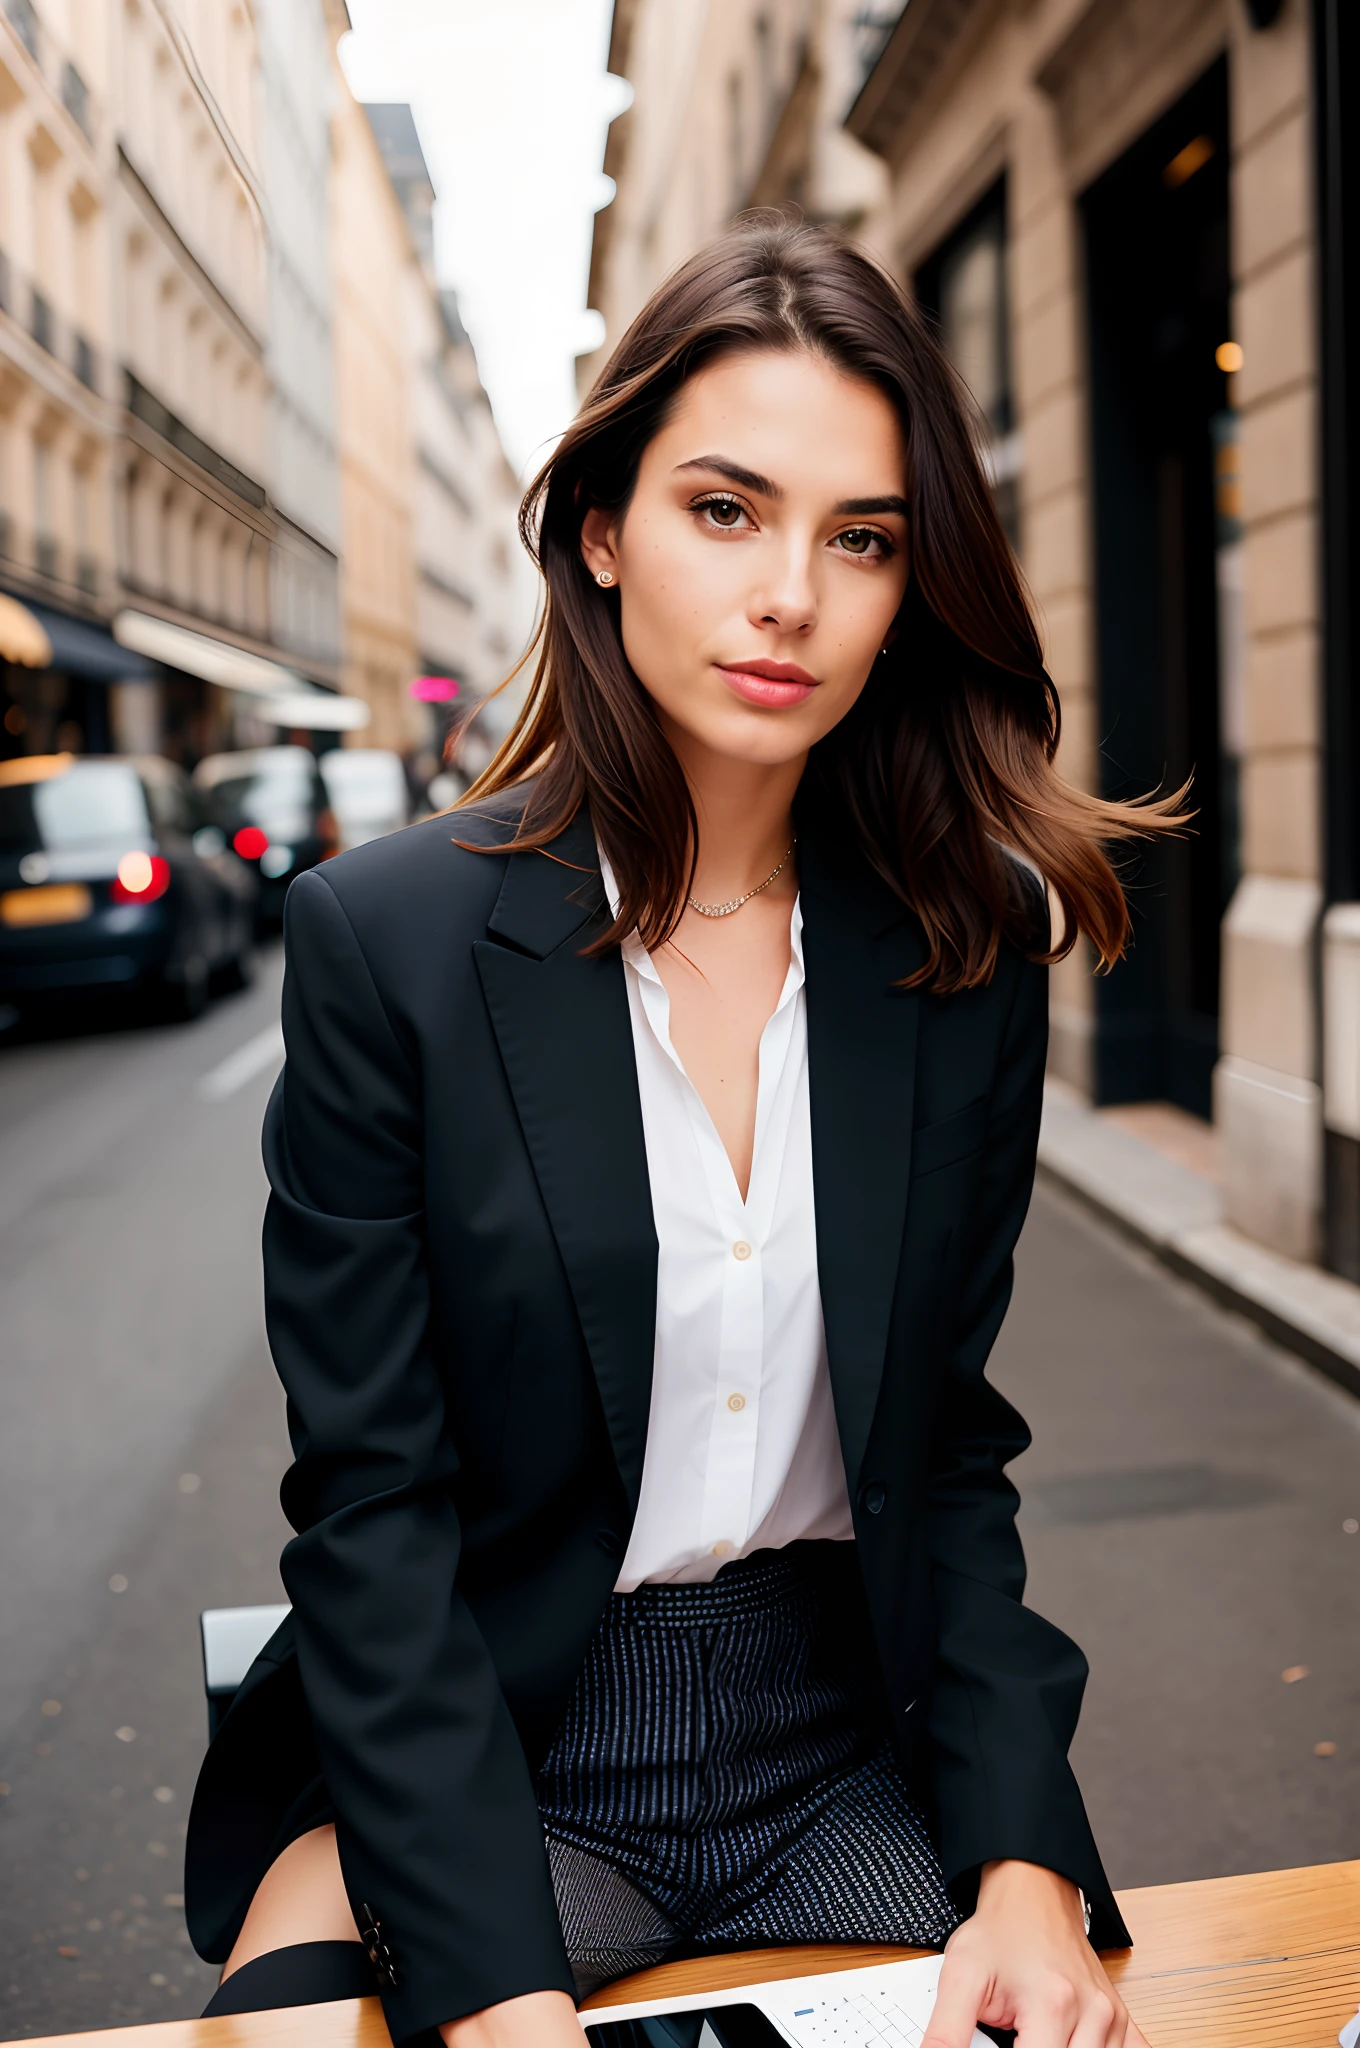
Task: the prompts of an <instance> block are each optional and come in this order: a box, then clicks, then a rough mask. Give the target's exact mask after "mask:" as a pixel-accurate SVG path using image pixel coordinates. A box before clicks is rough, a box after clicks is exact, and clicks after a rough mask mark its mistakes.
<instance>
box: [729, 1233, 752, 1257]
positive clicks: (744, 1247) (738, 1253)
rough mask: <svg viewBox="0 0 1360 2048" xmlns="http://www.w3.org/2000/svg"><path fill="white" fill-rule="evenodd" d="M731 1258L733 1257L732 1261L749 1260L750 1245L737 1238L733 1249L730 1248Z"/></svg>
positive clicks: (742, 1238)
mask: <svg viewBox="0 0 1360 2048" xmlns="http://www.w3.org/2000/svg"><path fill="white" fill-rule="evenodd" d="M732 1256H733V1258H734V1259H749V1258H750V1256H751V1247H750V1245H749V1244H747V1242H746V1239H745V1238H744V1237H739V1238H738V1239H737V1241H736V1243H735V1244H734V1245H733V1247H732Z"/></svg>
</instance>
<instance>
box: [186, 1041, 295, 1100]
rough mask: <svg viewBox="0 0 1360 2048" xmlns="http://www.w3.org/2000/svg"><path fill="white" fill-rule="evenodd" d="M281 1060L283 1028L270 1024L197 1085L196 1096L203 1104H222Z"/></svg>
mask: <svg viewBox="0 0 1360 2048" xmlns="http://www.w3.org/2000/svg"><path fill="white" fill-rule="evenodd" d="M282 1058H283V1026H282V1025H281V1024H271V1025H269V1026H268V1027H267V1029H266V1030H264V1031H260V1032H257V1034H256V1035H255V1037H254V1038H248V1039H247V1040H246V1042H245V1044H244V1045H239V1046H237V1048H236V1051H235V1052H229V1053H228V1054H227V1057H226V1058H225V1059H224V1060H220V1061H219V1062H218V1064H217V1065H216V1066H215V1067H213V1068H212V1069H211V1070H210V1071H209V1072H208V1073H206V1074H205V1075H204V1076H203V1079H202V1080H201V1081H200V1082H199V1084H198V1090H197V1092H198V1095H199V1097H200V1099H201V1100H202V1101H204V1102H225V1101H226V1100H227V1097H228V1096H229V1095H234V1094H235V1093H236V1091H237V1089H238V1088H244V1087H245V1085H246V1082H247V1081H253V1080H254V1078H255V1076H256V1075H257V1074H259V1073H262V1072H263V1071H264V1069H265V1068H266V1067H268V1066H273V1065H274V1064H275V1063H276V1062H277V1061H279V1060H281V1059H282Z"/></svg>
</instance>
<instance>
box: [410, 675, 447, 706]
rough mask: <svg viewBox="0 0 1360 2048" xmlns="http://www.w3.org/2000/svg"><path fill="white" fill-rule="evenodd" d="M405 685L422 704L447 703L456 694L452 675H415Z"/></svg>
mask: <svg viewBox="0 0 1360 2048" xmlns="http://www.w3.org/2000/svg"><path fill="white" fill-rule="evenodd" d="M406 687H407V690H408V691H409V692H410V694H411V696H413V697H415V698H417V699H418V701H419V702H420V703H422V704H448V703H451V702H452V700H453V699H454V698H455V697H456V696H457V695H458V685H457V683H455V681H454V680H453V677H452V676H416V677H414V678H413V679H412V681H411V682H409V683H408V684H407V685H406Z"/></svg>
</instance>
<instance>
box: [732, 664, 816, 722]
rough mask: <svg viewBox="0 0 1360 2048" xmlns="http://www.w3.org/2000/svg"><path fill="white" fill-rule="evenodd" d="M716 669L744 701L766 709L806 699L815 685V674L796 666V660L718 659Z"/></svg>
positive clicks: (778, 707) (776, 708)
mask: <svg viewBox="0 0 1360 2048" xmlns="http://www.w3.org/2000/svg"><path fill="white" fill-rule="evenodd" d="M718 669H719V672H720V674H721V675H722V676H723V677H724V679H725V680H726V682H727V685H728V688H729V689H731V690H735V692H736V694H737V695H738V696H739V697H744V698H745V700H746V702H747V703H748V704H760V705H762V706H763V707H764V708H765V709H766V710H769V711H786V710H788V709H789V707H790V706H791V705H794V704H803V703H806V701H807V699H808V698H809V697H810V696H811V695H812V693H813V691H814V690H815V689H816V688H817V678H816V676H810V675H809V674H808V672H807V670H806V669H805V668H799V666H798V664H797V662H796V661H750V662H740V663H737V662H725V661H720V662H719V663H718Z"/></svg>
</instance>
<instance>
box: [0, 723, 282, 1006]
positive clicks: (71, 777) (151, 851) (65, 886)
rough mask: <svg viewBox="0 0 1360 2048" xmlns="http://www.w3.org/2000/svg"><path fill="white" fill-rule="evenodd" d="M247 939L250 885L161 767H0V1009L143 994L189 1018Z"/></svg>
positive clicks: (170, 769)
mask: <svg viewBox="0 0 1360 2048" xmlns="http://www.w3.org/2000/svg"><path fill="white" fill-rule="evenodd" d="M254 933H255V878H254V875H253V873H252V872H251V870H250V868H249V866H248V865H247V863H246V862H244V861H242V860H240V859H238V858H237V856H236V855H235V854H233V853H232V852H231V851H230V850H229V849H228V847H227V843H226V839H225V837H224V835H223V834H222V832H221V831H220V830H219V829H218V828H217V827H216V826H214V825H211V824H206V823H205V821H204V820H203V818H202V817H201V815H200V814H199V812H198V810H197V806H196V801H195V797H194V793H193V790H192V788H191V786H190V783H189V781H188V778H187V777H186V776H185V775H184V774H183V773H182V772H181V771H180V770H179V769H178V768H176V767H175V766H174V764H173V763H172V762H169V761H163V760H159V759H156V758H151V757H147V758H142V759H131V758H99V757H96V758H89V757H87V758H79V757H77V756H75V755H71V754H34V755H27V756H21V757H19V758H18V759H15V760H9V761H0V1001H8V1002H10V1003H14V1004H22V1002H23V1001H24V999H25V998H34V997H49V998H50V997H54V996H61V995H69V994H70V993H72V992H74V991H78V990H90V989H96V988H103V989H137V988H143V989H150V990H152V991H153V992H154V994H155V995H156V997H157V998H158V1006H159V1007H160V1008H161V1009H162V1010H163V1011H164V1012H165V1013H166V1014H169V1015H172V1016H180V1017H193V1016H196V1015H197V1014H198V1012H199V1011H200V1010H201V1009H202V1008H203V1005H204V1003H205V1002H206V1001H207V998H208V994H209V990H210V987H211V985H212V984H213V983H214V982H217V983H219V984H222V985H226V986H230V985H231V984H232V983H235V984H236V985H238V986H239V985H240V984H241V983H242V982H244V981H245V980H247V979H248V978H249V974H250V965H251V954H252V947H253V943H254Z"/></svg>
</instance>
